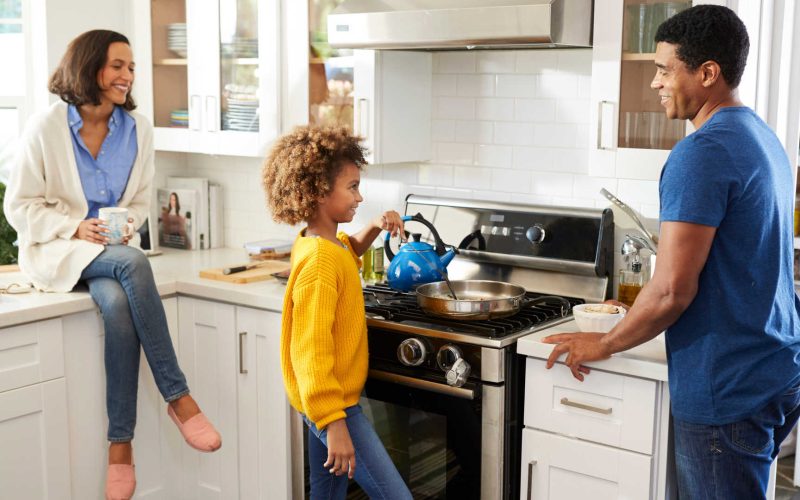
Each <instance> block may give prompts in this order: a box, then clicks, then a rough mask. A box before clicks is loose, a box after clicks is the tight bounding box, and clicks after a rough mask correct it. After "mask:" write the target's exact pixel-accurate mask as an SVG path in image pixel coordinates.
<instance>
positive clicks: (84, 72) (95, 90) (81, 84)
mask: <svg viewBox="0 0 800 500" xmlns="http://www.w3.org/2000/svg"><path fill="white" fill-rule="evenodd" d="M116 42H122V43H125V44H127V45H130V42H129V41H128V38H127V37H126V36H125V35H123V34H121V33H117V32H116V31H109V30H92V31H87V32H86V33H83V34H81V35H78V37H77V38H75V39H74V40H72V41H71V42H70V43H69V46H68V47H67V51H66V52H65V53H64V56H63V57H62V58H61V62H60V63H58V67H57V68H56V70H55V72H53V74H52V76H50V82H49V84H48V86H47V88H48V90H50V92H52V93H53V94H56V95H57V96H59V97H60V98H61V100H62V101H64V102H67V103H69V104H74V105H75V106H81V105H84V104H92V105H95V106H97V105H98V104H100V86H99V85H98V84H97V73H98V72H99V71H100V70H101V69H103V67H104V66H105V65H106V62H107V59H108V47H109V46H110V45H111V44H112V43H116ZM122 108H123V109H125V110H127V111H131V110H134V109H136V103H135V102H134V101H133V98H132V97H131V94H130V92H128V95H127V96H126V97H125V104H123V105H122Z"/></svg>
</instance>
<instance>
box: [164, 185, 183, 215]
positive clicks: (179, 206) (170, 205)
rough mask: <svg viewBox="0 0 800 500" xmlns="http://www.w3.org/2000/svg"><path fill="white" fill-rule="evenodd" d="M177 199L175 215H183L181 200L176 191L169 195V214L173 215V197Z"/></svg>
mask: <svg viewBox="0 0 800 500" xmlns="http://www.w3.org/2000/svg"><path fill="white" fill-rule="evenodd" d="M173 196H174V197H175V215H180V214H181V200H179V199H178V193H176V192H175V191H173V192H171V193H170V194H169V199H168V200H167V213H168V214H170V213H172V197H173Z"/></svg>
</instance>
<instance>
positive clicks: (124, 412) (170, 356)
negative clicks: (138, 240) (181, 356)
mask: <svg viewBox="0 0 800 500" xmlns="http://www.w3.org/2000/svg"><path fill="white" fill-rule="evenodd" d="M81 280H84V281H86V283H87V284H88V285H89V293H90V294H91V296H92V299H94V301H95V302H96V303H97V305H98V306H99V307H100V312H101V313H102V315H103V324H104V326H105V335H106V339H105V365H106V411H107V413H108V440H109V441H111V442H126V441H130V440H131V439H133V429H134V427H135V426H136V396H137V391H138V381H139V353H140V350H139V348H140V346H141V348H143V349H144V354H145V356H146V357H147V362H148V363H149V364H150V369H151V370H152V372H153V378H154V379H155V381H156V385H157V386H158V390H159V391H160V392H161V395H162V396H163V397H164V399H165V400H166V401H168V402H169V401H174V400H175V399H178V398H179V397H181V396H184V395H186V394H189V387H188V386H187V385H186V378H185V377H184V376H183V372H181V369H180V367H179V366H178V359H177V358H176V357H175V349H174V348H173V347H172V340H171V339H170V337H169V330H168V328H167V316H166V314H165V313H164V306H163V305H162V303H161V297H160V296H159V295H158V289H156V284H155V281H154V280H153V271H152V269H150V262H148V260H147V257H146V256H145V255H144V254H143V253H142V252H141V250H138V249H136V248H131V247H128V246H126V245H108V246H107V247H106V248H105V250H103V253H101V254H100V255H98V256H97V258H95V259H94V260H93V261H92V262H91V263H90V264H89V265H88V266H87V267H86V269H84V270H83V273H82V274H81Z"/></svg>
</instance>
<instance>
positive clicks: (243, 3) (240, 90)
mask: <svg viewBox="0 0 800 500" xmlns="http://www.w3.org/2000/svg"><path fill="white" fill-rule="evenodd" d="M278 9H279V0H263V1H256V0H213V1H206V0H150V1H142V2H137V4H136V6H135V7H134V8H133V12H132V15H133V25H134V36H133V40H132V43H133V45H134V52H135V59H136V61H137V62H138V64H137V83H136V85H135V86H134V89H136V88H139V89H141V91H139V92H136V90H134V95H135V97H136V98H137V99H138V102H139V105H140V108H139V109H140V110H142V111H143V112H144V113H145V114H147V115H148V116H149V117H150V118H151V119H152V120H153V123H154V125H155V147H156V149H157V150H161V151H178V152H189V153H206V154H221V155H237V156H259V157H260V156H263V154H264V152H265V150H266V147H267V145H268V144H269V143H270V142H271V141H272V140H274V139H275V137H277V135H278V133H279V131H280V130H279V126H280V90H279V81H280V66H281V63H280V49H281V44H280V27H279V10H278Z"/></svg>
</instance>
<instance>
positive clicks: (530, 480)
mask: <svg viewBox="0 0 800 500" xmlns="http://www.w3.org/2000/svg"><path fill="white" fill-rule="evenodd" d="M535 465H536V460H531V461H530V462H528V500H531V495H533V467H534V466H535Z"/></svg>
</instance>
